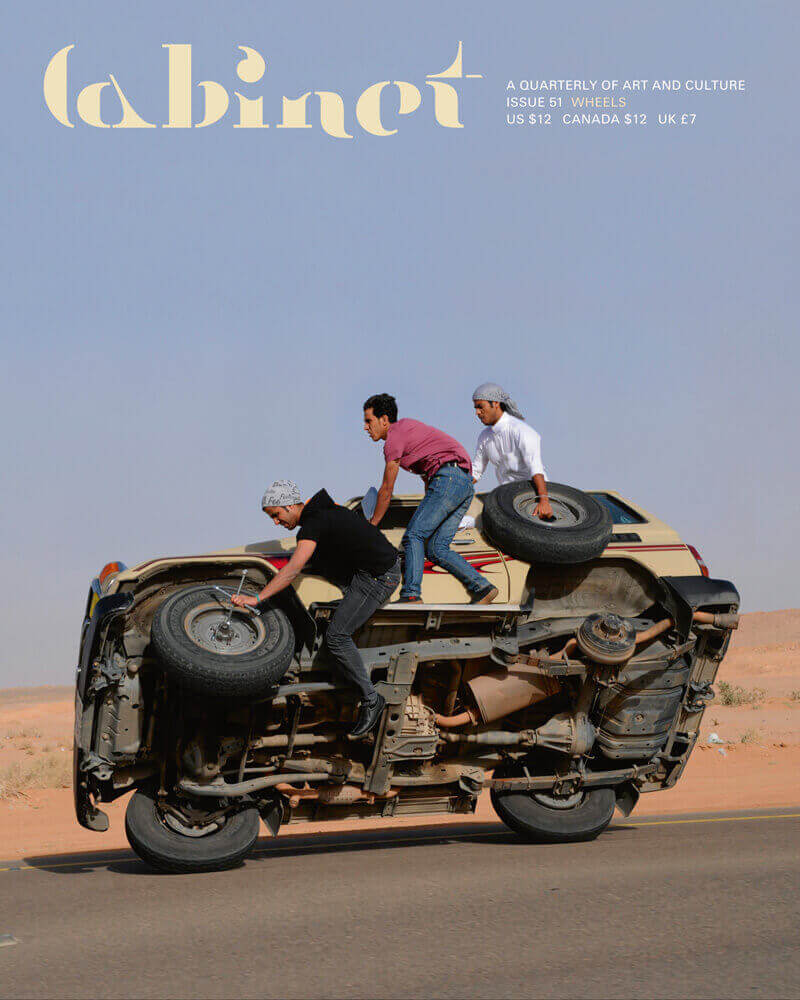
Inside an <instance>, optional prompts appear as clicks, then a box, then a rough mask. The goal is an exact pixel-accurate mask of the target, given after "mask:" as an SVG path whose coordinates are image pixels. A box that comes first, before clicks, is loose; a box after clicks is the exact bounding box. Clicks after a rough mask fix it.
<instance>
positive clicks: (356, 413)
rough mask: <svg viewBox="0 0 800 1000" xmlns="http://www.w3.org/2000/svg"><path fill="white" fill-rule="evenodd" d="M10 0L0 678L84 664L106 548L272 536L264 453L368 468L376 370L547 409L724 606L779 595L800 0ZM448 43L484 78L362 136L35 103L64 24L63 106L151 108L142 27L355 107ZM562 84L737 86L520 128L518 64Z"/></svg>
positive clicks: (413, 394) (327, 481) (33, 678)
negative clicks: (87, 624) (722, 595)
mask: <svg viewBox="0 0 800 1000" xmlns="http://www.w3.org/2000/svg"><path fill="white" fill-rule="evenodd" d="M6 20H7V23H8V35H9V37H11V38H15V39H23V40H24V44H19V45H16V46H14V47H13V49H12V48H11V47H9V48H10V51H9V52H8V53H7V56H6V58H5V59H4V61H3V66H2V70H0V72H2V74H3V83H4V88H5V92H6V93H7V94H9V95H13V100H10V101H9V102H8V108H7V110H6V116H7V128H6V134H7V147H8V152H7V155H6V156H5V157H4V158H3V162H2V165H1V166H0V171H2V176H3V179H4V181H5V185H6V190H7V191H8V196H7V200H6V204H5V216H6V224H5V227H4V231H5V236H6V239H5V240H4V243H3V250H2V253H3V264H4V267H3V294H2V298H1V299H0V301H2V305H3V316H4V324H3V329H4V331H5V335H4V337H3V350H2V357H3V365H2V385H3V391H2V397H0V398H1V401H0V408H1V409H2V415H3V418H4V420H3V423H4V427H5V434H4V438H3V468H4V470H6V476H5V477H4V483H5V486H6V496H7V500H6V506H5V516H4V517H3V544H2V594H0V606H1V607H2V621H3V624H4V626H5V627H4V631H5V636H6V641H5V642H4V644H3V655H2V658H1V659H0V687H8V686H30V685H34V684H40V683H41V684H69V683H70V682H71V680H72V676H73V671H74V666H75V660H76V656H77V644H78V638H79V632H80V626H81V619H82V615H83V610H84V605H85V601H86V593H87V589H88V586H89V582H90V580H91V578H92V577H93V576H95V575H96V574H97V573H98V571H99V570H100V568H101V567H102V566H103V565H104V564H105V563H106V562H108V561H110V560H113V559H122V560H123V561H125V562H126V563H127V564H128V565H133V564H134V563H136V562H138V561H142V560H144V559H147V558H152V557H154V556H157V555H160V554H178V553H192V552H203V551H209V550H211V549H217V548H227V547H230V546H234V545H238V544H242V543H246V542H250V541H257V540H260V539H263V538H267V537H278V536H279V534H280V533H279V532H278V531H277V529H275V528H274V526H272V525H271V524H270V523H269V522H267V520H266V519H265V518H264V516H263V514H262V513H261V511H260V509H259V500H260V497H261V493H262V491H263V489H264V487H265V485H267V484H268V483H269V482H270V481H271V480H272V479H274V478H283V477H288V478H291V479H294V480H295V481H296V482H297V483H298V484H299V485H300V487H301V489H302V490H303V491H304V492H305V493H311V492H313V491H314V490H315V489H317V488H319V487H320V486H323V485H324V486H326V487H327V488H328V489H329V490H330V492H331V493H332V494H333V495H334V496H335V497H337V498H338V499H345V498H347V497H349V496H352V495H355V494H360V493H363V492H364V490H365V489H366V488H367V487H368V486H370V485H373V484H375V485H377V483H378V482H379V480H380V476H381V471H382V461H381V454H380V449H379V448H378V447H376V446H375V445H374V444H373V443H372V442H371V441H369V440H368V439H367V438H366V436H365V434H364V432H363V430H362V426H361V405H362V403H363V401H364V399H365V398H366V397H367V396H368V395H371V394H372V393H374V392H383V391H388V392H392V393H393V394H394V395H395V396H396V397H397V398H398V401H399V405H400V410H401V416H415V417H418V418H419V419H422V420H425V421H427V422H430V423H433V424H436V425H438V426H441V427H443V428H444V429H445V430H447V431H448V432H450V433H452V434H453V435H455V436H456V437H457V438H458V439H459V440H461V441H462V442H463V443H464V444H465V446H466V447H467V448H468V449H469V450H470V451H472V450H473V449H474V446H475V442H476V439H477V435H478V431H479V429H480V427H479V425H478V424H477V422H476V420H475V417H474V415H473V413H472V408H471V401H470V397H471V393H472V390H473V388H474V387H475V386H476V385H477V384H479V383H480V382H484V381H486V380H493V381H498V382H500V383H501V384H502V385H504V386H505V387H506V388H507V389H508V390H509V391H510V392H511V393H512V395H514V396H515V398H516V399H517V401H518V402H519V403H520V405H521V407H522V410H523V412H524V413H525V414H526V417H527V418H528V419H529V421H530V423H531V424H532V425H533V426H534V427H536V429H537V430H538V431H539V432H540V433H541V435H542V439H543V455H544V462H545V466H546V468H547V470H548V474H549V475H550V476H551V477H552V479H553V480H555V481H560V482H567V483H570V484H572V485H575V486H578V487H581V488H584V489H604V488H611V489H616V490H619V492H620V493H622V494H623V495H624V496H628V497H630V498H631V499H633V500H634V501H635V502H637V503H640V504H641V505H642V506H643V507H645V508H646V509H648V510H651V511H653V512H654V513H655V514H657V515H658V516H659V517H661V518H662V519H663V520H665V521H666V522H667V523H669V524H670V525H671V526H673V527H674V528H675V529H676V530H677V531H678V532H679V533H680V535H681V537H682V538H683V540H684V541H686V542H688V543H690V544H692V545H695V546H697V548H698V549H699V550H700V551H701V553H702V554H703V556H704V558H705V561H706V562H707V564H708V565H709V567H710V571H711V574H712V575H713V576H719V577H722V578H725V579H731V580H733V581H734V582H735V584H736V585H737V587H738V588H739V590H740V592H741V594H742V601H743V610H744V611H755V610H777V609H788V608H793V607H797V606H799V605H800V595H798V588H797V584H796V583H795V580H794V575H793V574H794V565H793V564H794V562H795V561H796V560H797V557H798V555H800V544H798V533H797V515H798V502H797V496H798V492H799V491H800V474H798V471H797V466H796V463H795V462H794V460H793V456H794V455H795V453H796V451H797V446H796V440H795V438H796V432H797V429H798V426H800V407H799V406H798V392H797V386H796V371H797V368H798V362H799V361H800V346H799V341H798V337H797V333H796V330H797V320H796V316H797V313H798V308H797V307H798V301H797V299H798V291H797V281H796V272H797V266H796V255H797V249H796V248H797V221H796V215H797V213H796V205H797V202H798V197H797V196H798V173H797V128H796V119H795V116H794V113H793V112H792V111H791V107H790V100H791V96H790V95H791V93H792V89H791V86H790V83H791V81H792V79H793V75H794V66H795V64H796V57H795V53H794V48H793V45H792V35H793V32H792V31H791V30H790V28H791V27H792V26H794V27H795V28H796V26H797V21H798V12H797V9H796V6H795V5H793V4H790V3H788V2H787V3H771V4H768V5H763V4H762V5H754V4H744V3H733V2H724V3H723V2H710V3H707V4H704V5H702V7H701V8H698V7H697V5H695V4H692V3H688V2H678V3H675V4H672V5H670V6H669V7H668V8H663V7H660V6H659V7H658V9H655V8H650V7H648V6H647V5H641V4H638V3H633V2H627V0H626V2H610V3H607V4H604V5H603V6H602V8H600V7H591V8H588V7H587V8H586V9H581V10H580V13H579V14H578V13H577V12H576V11H575V10H572V11H570V10H567V9H565V8H564V7H540V6H536V8H531V6H530V5H529V4H522V3H509V4H506V5H503V6H502V8H501V9H496V8H489V7H485V6H484V5H477V4H475V5H465V4H455V3H451V2H444V3H441V4H437V5H436V6H435V7H431V6H430V5H428V4H422V3H418V2H412V3H408V4H404V5H403V7H402V9H399V8H393V7H392V8H390V7H384V6H376V5H373V4H366V3H361V2H354V3H351V4H348V5H346V6H343V7H337V8H336V9H335V10H333V9H331V8H330V7H329V6H328V5H322V4H321V3H310V4H306V5H303V6H302V7H300V8H298V7H292V8H289V7H287V6H284V5H279V6H277V7H270V8H265V7H264V6H263V5H262V4H258V3H255V2H242V3H240V4H237V5H236V7H235V9H232V8H220V7H219V5H218V4H210V3H208V2H205V0H197V2H193V3H188V2H186V0H178V2H175V3H173V4H170V5H169V7H168V9H165V8H164V6H163V5H161V4H159V5H156V4H154V3H152V2H149V0H145V2H143V3H141V4H139V5H137V7H136V9H135V11H131V12H127V13H126V15H125V17H124V18H123V17H122V15H121V14H120V12H119V10H118V9H115V8H111V7H106V8H98V7H97V5H96V4H90V3H88V2H86V0H82V2H76V3H74V4H70V5H69V6H68V7H65V6H63V5H57V4H55V3H52V2H45V3H43V4H38V5H36V6H35V7H28V8H25V9H22V8H20V7H14V8H13V9H11V10H9V11H8V13H7V16H6ZM459 39H462V40H463V43H464V69H465V72H466V73H476V74H482V75H483V79H480V80H478V79H475V80H465V81H464V82H463V83H462V84H460V85H459V92H460V93H461V95H462V97H461V113H462V120H463V122H464V125H465V127H464V128H463V129H446V128H441V127H439V126H437V125H436V124H435V122H434V121H433V117H432V115H431V113H430V110H429V107H428V105H426V106H425V113H422V112H419V113H417V114H414V115H409V116H406V117H403V118H401V119H398V120H397V127H398V129H399V131H398V134H397V135H394V136H391V137H388V138H376V137H374V136H371V135H367V134H365V133H364V132H363V131H361V130H358V134H356V136H355V138H354V139H352V140H347V141H345V140H337V139H332V138H331V137H329V136H327V135H325V134H324V133H323V132H322V131H321V130H320V129H319V127H316V128H314V129H311V130H302V131H297V132H292V131H290V130H286V131H282V130H278V129H276V128H274V127H271V128H270V129H268V130H253V131H243V130H235V129H233V128H232V127H231V125H230V123H227V124H226V123H221V124H219V125H216V126H213V127H209V128H207V129H200V130H187V131H181V130H172V129H161V128H158V129H151V130H135V131H127V132H126V131H115V130H113V129H107V130H106V129H92V128H90V127H88V126H85V125H82V124H80V123H79V124H78V125H77V126H76V127H75V128H73V129H68V128H64V127H63V126H61V125H59V124H58V123H57V122H56V121H55V120H54V119H53V118H52V117H51V116H50V114H49V113H48V111H47V109H46V108H45V105H44V102H43V99H42V74H43V71H44V67H45V65H46V64H47V62H48V60H49V59H50V57H51V56H52V55H53V54H54V53H55V52H56V51H58V50H59V49H60V48H62V47H63V46H65V45H69V44H72V43H75V49H74V50H73V51H72V52H71V53H70V59H71V62H70V83H69V93H70V100H71V102H72V104H71V106H72V108H73V109H74V106H75V94H76V92H77V91H78V90H79V89H80V88H81V87H83V86H85V85H86V84H88V83H91V82H94V81H101V80H104V79H107V78H108V74H109V73H113V74H114V76H115V78H116V79H117V80H118V81H119V83H120V85H121V86H122V87H123V89H124V90H125V93H126V95H127V96H128V97H129V98H130V100H131V101H132V103H133V104H134V105H135V107H136V110H137V111H138V112H139V113H140V114H141V115H143V116H144V117H145V118H148V119H149V120H155V121H161V120H162V119H163V117H164V108H165V101H166V96H165V95H166V54H165V51H164V50H163V49H162V48H161V46H162V44H164V43H167V42H172V43H178V42H191V43H192V45H193V59H194V77H195V80H196V81H199V80H216V81H219V82H220V83H222V84H223V85H224V86H225V87H226V88H227V89H228V90H229V92H231V93H232V92H233V90H234V89H236V88H237V87H238V88H239V89H243V88H244V89H246V88H247V86H248V85H246V84H242V83H241V82H238V83H237V79H236V76H235V67H236V63H237V61H238V59H239V58H240V57H241V53H240V52H239V50H238V49H237V46H239V45H248V46H254V47H256V48H257V49H258V50H259V52H261V53H262V54H263V55H264V56H265V58H266V60H267V64H268V68H267V73H266V76H265V78H264V81H263V82H262V83H261V84H258V85H256V86H254V87H251V88H250V90H249V91H248V93H251V92H252V94H253V95H255V96H257V95H261V94H263V95H264V107H265V116H266V117H268V119H269V120H270V121H271V122H273V123H274V122H275V121H276V116H279V115H280V96H281V95H282V94H299V93H302V92H304V91H305V90H315V89H316V90H336V91H338V92H340V93H341V94H342V95H343V97H344V99H345V108H346V114H347V116H348V119H347V120H348V121H350V120H351V119H352V109H353V104H354V101H355V98H356V97H357V96H358V94H360V93H361V92H362V91H363V89H364V88H365V87H366V86H368V85H370V84H372V83H374V82H375V81H379V80H385V79H391V80H394V79H407V80H413V81H415V82H416V83H417V84H418V85H420V86H423V81H424V79H425V75H426V74H429V73H436V72H439V71H441V70H442V69H443V68H444V67H445V66H447V65H448V63H449V62H450V61H451V60H452V59H453V57H454V55H455V52H456V49H457V45H458V41H459ZM560 77H574V78H576V79H579V78H592V77H600V78H602V77H615V78H625V77H631V78H633V77H651V78H652V77H657V78H661V77H663V78H672V77H676V78H687V77H692V78H712V77H720V78H726V79H727V78H731V79H733V78H736V79H739V78H743V79H746V80H747V84H748V89H747V91H746V92H745V93H744V94H698V95H695V96H692V97H691V99H689V98H688V96H687V95H686V94H682V95H663V96H659V97H657V98H656V97H654V98H653V100H652V102H651V103H652V107H653V108H656V107H658V108H659V109H661V108H662V107H663V108H665V109H669V110H676V111H679V112H680V111H684V110H691V111H696V112H697V113H698V122H697V124H696V125H694V126H693V127H691V128H683V129H681V128H658V127H657V126H655V125H653V126H652V127H651V126H648V127H647V128H646V129H645V128H642V129H624V128H601V127H584V128H581V127H574V128H568V127H560V126H559V127H558V128H554V127H551V128H550V129H549V130H548V131H545V130H543V129H537V128H535V127H522V128H513V127H509V126H508V125H507V124H506V122H505V113H506V109H505V97H506V85H507V81H508V79H520V78H542V79H549V78H560ZM195 91H196V93H197V94H198V95H199V93H200V91H199V90H198V89H197V88H195ZM104 99H105V97H104ZM426 99H427V98H426ZM197 100H198V106H199V101H200V98H199V96H198V98H197ZM387 100H388V98H387ZM648 101H650V98H648ZM390 103H391V102H390ZM648 106H649V105H648ZM110 107H111V105H109V108H110ZM109 114H111V112H110V111H109ZM229 114H230V112H229ZM387 117H392V121H394V120H395V119H394V116H387ZM489 485H491V479H490V478H486V479H484V480H483V482H482V483H481V488H482V489H485V488H488V486H489ZM397 489H398V492H415V491H416V490H417V482H415V481H414V479H413V478H412V477H410V476H408V475H407V474H405V473H404V474H401V478H400V479H399V480H398V486H397Z"/></svg>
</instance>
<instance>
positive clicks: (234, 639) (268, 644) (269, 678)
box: [150, 586, 294, 698]
mask: <svg viewBox="0 0 800 1000" xmlns="http://www.w3.org/2000/svg"><path fill="white" fill-rule="evenodd" d="M229 611H230V604H229V603H228V602H227V601H226V600H225V598H224V596H223V595H222V594H220V592H219V591H218V590H214V589H213V588H212V587H210V586H200V587H184V588H183V589H181V590H177V591H175V593H174V594H171V595H170V596H169V597H168V598H167V599H166V600H165V601H164V603H163V604H162V605H161V606H160V607H159V608H158V610H157V611H156V613H155V616H154V618H153V625H152V628H151V631H150V641H151V644H152V646H153V648H154V650H155V652H156V654H157V655H158V657H159V658H160V660H161V662H162V664H163V666H164V669H165V671H166V672H167V673H168V674H169V675H170V676H171V677H173V678H174V679H175V680H176V681H179V682H180V683H181V684H182V685H183V686H184V687H186V688H189V689H190V690H192V691H196V692H197V693H198V694H208V695H214V696H223V697H237V698H249V697H253V696H258V695H266V694H267V693H268V692H269V689H270V688H271V687H272V686H273V685H275V684H277V682H278V681H279V680H280V679H281V678H282V677H283V675H284V674H285V673H286V671H287V670H288V668H289V664H290V663H291V661H292V656H293V655H294V630H293V629H292V625H291V622H290V621H289V619H288V618H287V617H286V615H285V614H284V613H283V611H281V610H280V609H279V608H267V609H266V610H264V611H262V612H261V614H260V615H255V614H253V612H252V611H248V610H246V609H244V608H236V609H234V612H233V615H232V616H231V620H230V624H229V625H228V627H227V628H223V629H221V630H220V629H219V626H220V625H222V624H223V623H224V622H225V620H226V618H227V615H228V612H229Z"/></svg>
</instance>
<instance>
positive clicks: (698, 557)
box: [686, 545, 708, 576]
mask: <svg viewBox="0 0 800 1000" xmlns="http://www.w3.org/2000/svg"><path fill="white" fill-rule="evenodd" d="M686 548H687V549H688V550H689V551H690V552H691V553H692V555H693V556H694V560H695V562H696V563H697V565H698V566H699V567H700V572H701V573H702V574H703V576H708V566H706V564H705V561H704V559H703V557H702V556H701V555H700V553H699V552H698V551H697V549H696V548H695V547H694V545H687V546H686Z"/></svg>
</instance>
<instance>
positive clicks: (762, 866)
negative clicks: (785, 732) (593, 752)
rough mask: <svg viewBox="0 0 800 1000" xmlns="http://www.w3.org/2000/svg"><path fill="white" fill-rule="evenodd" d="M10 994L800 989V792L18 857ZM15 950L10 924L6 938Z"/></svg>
mask: <svg viewBox="0 0 800 1000" xmlns="http://www.w3.org/2000/svg"><path fill="white" fill-rule="evenodd" d="M0 869H2V870H0V936H2V935H10V936H11V937H12V938H13V939H15V941H16V943H10V944H9V945H8V946H7V947H0V997H3V998H10V997H131V996H136V997H187V996H201V997H240V996H241V997H348V998H351V997H352V998H354V997H370V998H372V997H425V998H429V997H459V998H461V997H503V998H505V997H710V998H714V1000H717V998H719V997H800V930H799V929H798V916H800V914H799V913H798V910H799V909H800V904H799V903H798V901H799V900H800V884H798V883H800V878H799V877H798V875H799V872H800V807H798V808H797V809H793V810H771V811H769V812H753V813H745V814H727V815H717V816H703V817H700V816H697V817H692V818H688V817H667V818H664V819H656V818H650V817H648V818H647V819H643V820H640V821H637V820H636V819H635V817H632V818H631V819H630V820H628V821H620V820H618V821H617V823H616V824H615V825H614V826H612V827H611V828H610V829H609V830H608V831H607V832H606V833H605V834H603V835H602V836H601V837H600V838H599V839H598V840H596V841H594V842H593V843H589V844H577V845H557V846H537V845H529V844H524V843H521V842H520V841H518V840H517V839H516V838H515V837H514V836H513V834H510V833H508V832H506V831H505V828H504V827H502V826H499V825H495V824H481V825H474V824H473V825H471V826H467V825H459V826H448V827H446V828H443V827H427V828H422V829H420V828H417V829H414V830H410V829H403V830H391V831H385V832H384V831H380V830H377V831H376V830H369V831H364V832H359V833H340V834H331V835H325V836H315V837H291V838H288V837H287V838H279V839H278V840H262V841H259V845H258V851H257V853H256V854H255V855H254V856H253V857H252V858H251V859H250V860H248V862H247V864H246V865H245V866H244V867H243V868H240V869H238V870H236V871H232V872H220V873H215V874H210V875H180V876H174V875H173V876H169V875H156V874H152V873H151V872H149V871H148V869H147V868H145V866H144V865H143V864H141V863H140V862H139V861H138V860H136V859H135V858H134V857H133V856H132V855H130V854H128V853H126V852H116V853H115V854H114V855H113V856H112V855H109V854H106V855H102V854H97V855H79V856H72V857H71V858H66V857H64V858H47V859H29V860H28V861H27V862H24V863H22V862H10V863H9V862H7V863H4V864H3V863H0ZM0 944H2V937H0Z"/></svg>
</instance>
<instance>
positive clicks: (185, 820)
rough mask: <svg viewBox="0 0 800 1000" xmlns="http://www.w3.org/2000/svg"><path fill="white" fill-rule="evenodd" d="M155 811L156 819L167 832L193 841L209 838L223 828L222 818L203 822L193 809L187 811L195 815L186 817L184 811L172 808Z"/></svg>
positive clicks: (167, 807) (200, 814)
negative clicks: (156, 813) (171, 831)
mask: <svg viewBox="0 0 800 1000" xmlns="http://www.w3.org/2000/svg"><path fill="white" fill-rule="evenodd" d="M157 811H158V818H159V819H160V820H161V822H162V823H163V824H164V826H165V827H166V828H167V829H168V830H173V831H174V832H175V833H179V834H181V836H183V837H192V838H193V839H195V840H197V839H199V838H200V837H210V836H211V834H212V833H216V832H217V831H218V830H221V829H222V828H223V826H225V817H224V816H222V817H220V818H218V819H212V820H207V821H206V822H203V819H204V818H205V817H204V815H203V814H202V813H199V812H198V813H196V810H194V809H191V810H189V812H190V813H191V814H194V813H196V815H188V814H187V813H186V812H185V811H184V810H182V809H181V810H178V809H176V808H175V807H174V806H165V807H162V808H159V809H158V810H157Z"/></svg>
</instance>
